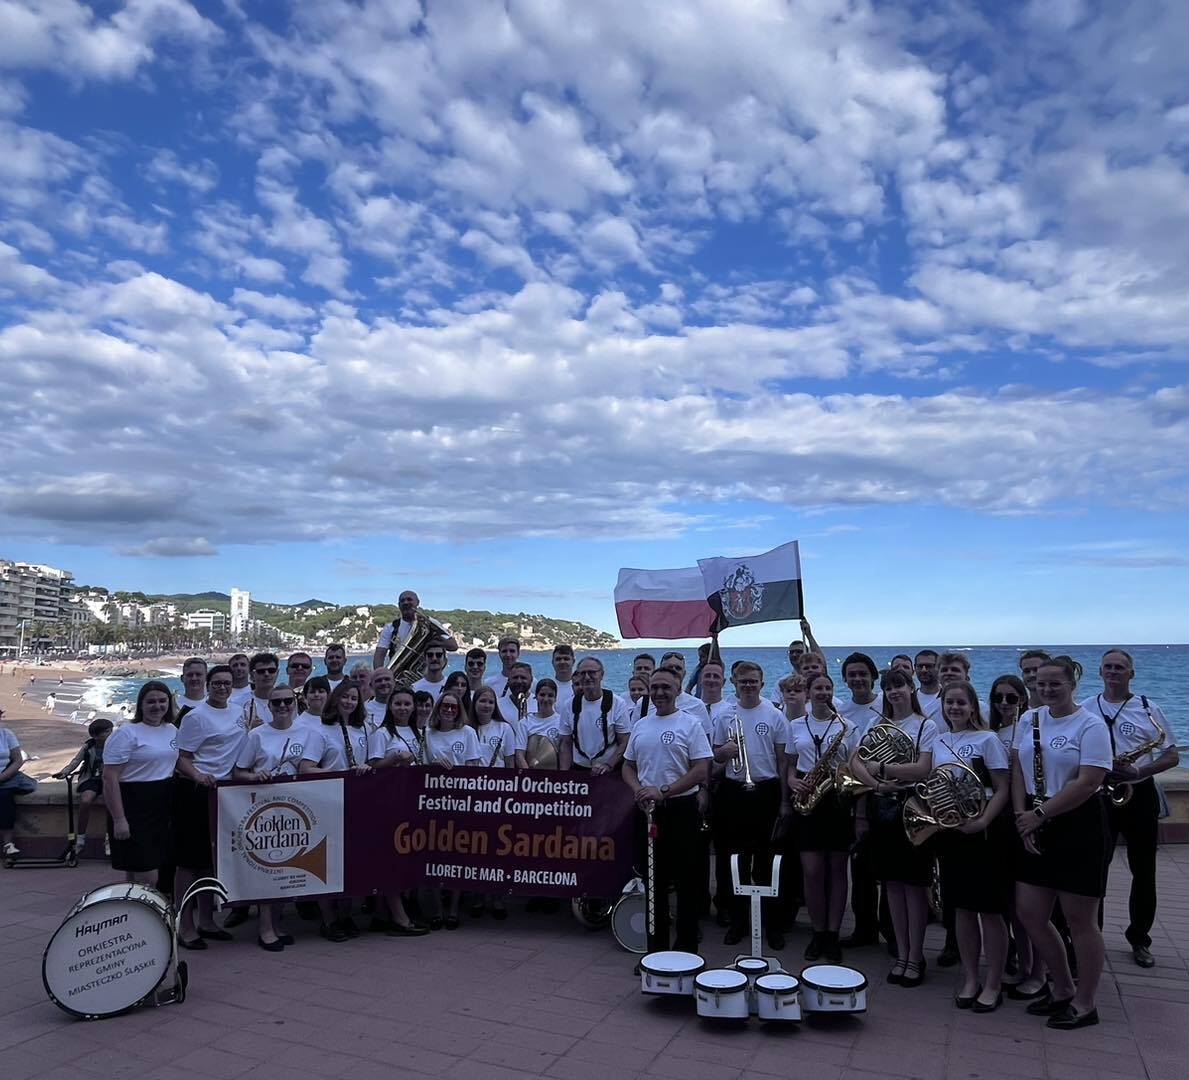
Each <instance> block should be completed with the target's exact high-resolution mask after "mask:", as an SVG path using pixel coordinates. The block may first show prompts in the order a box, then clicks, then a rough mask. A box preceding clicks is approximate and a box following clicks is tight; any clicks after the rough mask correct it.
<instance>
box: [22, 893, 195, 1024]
mask: <svg viewBox="0 0 1189 1080" xmlns="http://www.w3.org/2000/svg"><path fill="white" fill-rule="evenodd" d="M129 888H130V887H129V886H127V885H118V886H105V887H104V888H103V889H96V890H95V891H94V893H89V894H88V895H87V896H85V897H83V900H82V901H80V902H79V904H78V905H77V906H76V907H75V909H74V910H73V911H72V912H71V913H70V914H69V915H68V916H67V917H66V921H65V922H63V923H62V925H61V926H59V927H58V929H57V930H56V931H55V932H54V936H53V937H52V938H50V943H49V945H47V946H46V949H45V953H44V955H43V956H42V960H41V980H42V983H43V984H44V985H45V989H46V993H47V994H49V997H50V1000H51V1001H52V1002H53V1003H54V1004H55V1005H57V1006H58V1007H59V1008H60V1009H62V1010H64V1011H65V1012H68V1013H70V1014H71V1016H79V1017H83V1018H88V1019H90V1018H94V1017H101V1016H115V1015H117V1014H118V1013H122V1012H127V1011H128V1010H129V1009H131V1008H133V1007H134V1006H135V1005H137V1004H138V1003H139V1002H140V1001H142V1000H144V998H146V997H148V996H149V995H150V994H152V993H153V991H154V990H156V989H157V987H158V986H159V985H160V984H161V982H162V980H163V979H164V978H165V977H166V975H168V974H169V967H170V961H171V959H172V957H173V927H172V924H171V922H170V920H169V918H168V914H169V910H170V908H169V904H168V902H167V901H166V900H165V898H164V897H163V896H162V895H161V894H160V893H158V892H157V891H156V890H155V889H149V888H148V887H147V886H143V885H142V886H136V887H135V888H136V889H137V890H144V891H143V892H142V891H137V892H135V893H134V894H133V896H134V898H132V899H130V898H128V891H129ZM98 894H102V897H101V898H100V899H91V898H92V897H95V896H96V895H98Z"/></svg>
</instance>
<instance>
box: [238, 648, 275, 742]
mask: <svg viewBox="0 0 1189 1080" xmlns="http://www.w3.org/2000/svg"><path fill="white" fill-rule="evenodd" d="M249 665H250V671H251V677H252V696H251V697H250V698H248V701H247V704H246V705H244V708H243V716H244V725H245V727H246V728H247V730H248V731H251V730H252V728H254V727H256V726H257V725H258V724H267V723H268V721H269V720H270V719H271V718H272V713H270V712H269V711H268V697H269V694H271V693H272V688H273V687H274V686H275V685H276V682H277V674H278V672H280V670H281V661H280V658H279V657H278V656H277V654H276V653H270V652H259V653H256V654H255V655H254V656H253V657H252V659H251V660H250V661H249Z"/></svg>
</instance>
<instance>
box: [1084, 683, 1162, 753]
mask: <svg viewBox="0 0 1189 1080" xmlns="http://www.w3.org/2000/svg"><path fill="white" fill-rule="evenodd" d="M1085 707H1086V708H1087V709H1088V710H1089V711H1090V712H1092V713H1097V714H1098V715H1100V716H1101V717H1102V719H1103V721H1104V722H1106V724H1107V732H1108V734H1109V733H1110V732H1111V724H1110V721H1111V720H1113V721H1114V736H1115V742H1114V755H1115V757H1120V756H1121V755H1123V754H1125V753H1127V752H1128V751H1129V750H1134V749H1135V748H1136V747H1138V746H1140V745H1142V744H1143V743H1146V742H1149V741H1151V740H1152V739H1154V738H1155V737H1156V734H1157V732H1160V731H1163V732H1164V742H1163V743H1161V744H1160V746H1159V747H1158V748H1157V749H1155V750H1152V751H1149V752H1148V753H1147V754H1145V755H1144V756H1143V757H1142V758H1140V759H1139V761H1136V762H1133V764H1136V765H1143V764H1146V763H1149V762H1152V761H1155V760H1156V759H1157V758H1158V757H1159V756H1160V755H1161V754H1163V753H1164V751H1165V750H1167V749H1168V748H1169V747H1170V746H1175V745H1176V742H1177V740H1176V739H1175V738H1174V737H1173V734H1172V729H1171V728H1169V726H1168V719H1167V718H1166V717H1165V715H1164V710H1163V709H1161V708H1160V706H1159V705H1157V704H1156V703H1155V702H1154V701H1151V700H1149V701H1148V707H1147V709H1145V708H1144V703H1143V699H1142V698H1141V697H1140V695H1139V694H1133V695H1132V696H1131V697H1129V698H1128V699H1127V701H1126V702H1120V701H1107V700H1106V698H1104V697H1103V696H1102V695H1101V694H1099V695H1097V696H1096V697H1095V698H1094V699H1093V700H1091V701H1087V702H1086V705H1085ZM1149 713H1150V715H1149Z"/></svg>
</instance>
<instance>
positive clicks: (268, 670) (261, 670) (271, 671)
mask: <svg viewBox="0 0 1189 1080" xmlns="http://www.w3.org/2000/svg"><path fill="white" fill-rule="evenodd" d="M276 673H277V669H276V668H275V667H258V668H256V670H255V671H253V672H252V674H253V675H275V674H276Z"/></svg>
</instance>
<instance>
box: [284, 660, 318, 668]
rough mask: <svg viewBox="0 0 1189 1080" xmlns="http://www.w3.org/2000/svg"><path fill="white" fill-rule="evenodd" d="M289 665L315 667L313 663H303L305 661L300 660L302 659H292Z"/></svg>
mask: <svg viewBox="0 0 1189 1080" xmlns="http://www.w3.org/2000/svg"><path fill="white" fill-rule="evenodd" d="M289 666H290V667H313V665H312V664H303V663H301V662H300V661H298V660H290V661H289Z"/></svg>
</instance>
